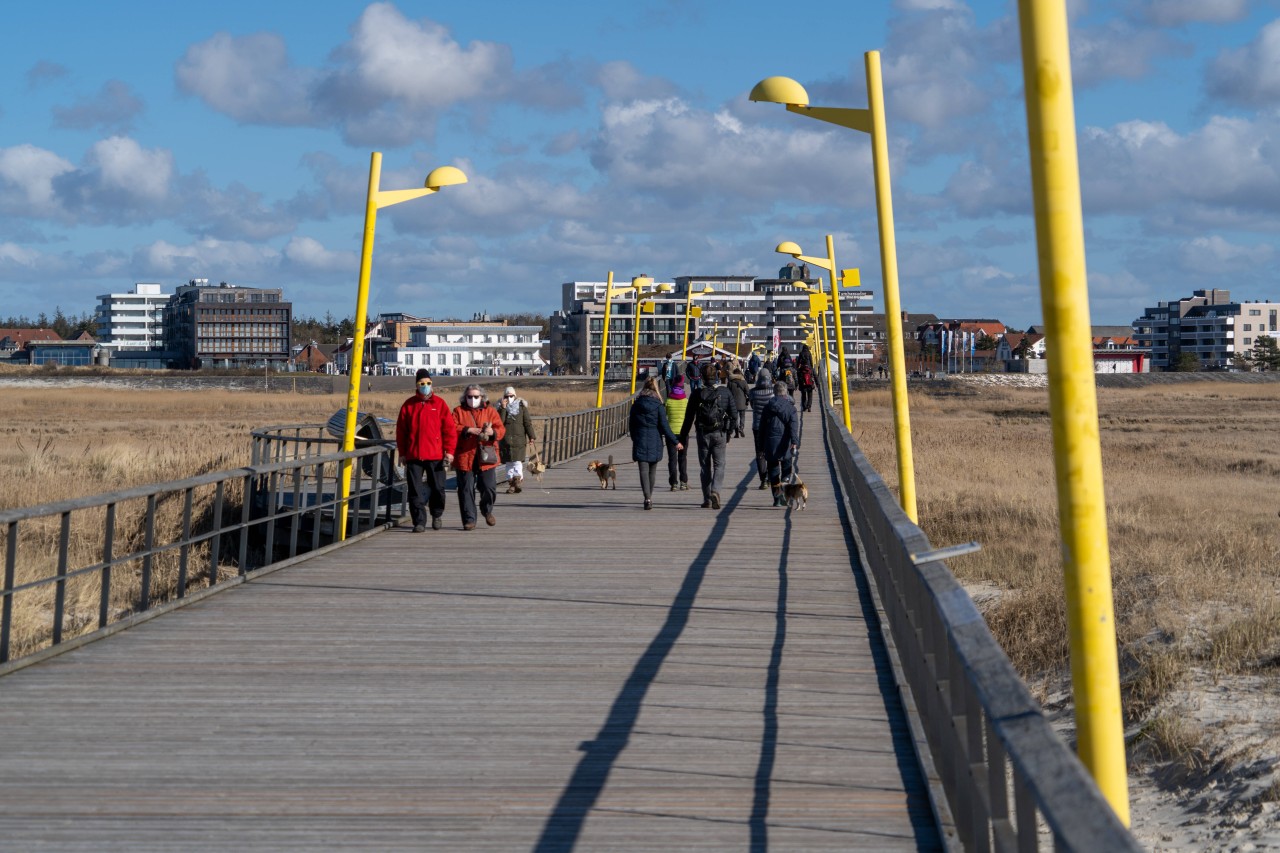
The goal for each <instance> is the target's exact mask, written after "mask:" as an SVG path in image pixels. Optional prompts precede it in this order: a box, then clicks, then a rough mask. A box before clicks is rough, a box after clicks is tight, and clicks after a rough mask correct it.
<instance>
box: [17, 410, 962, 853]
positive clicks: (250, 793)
mask: <svg viewBox="0 0 1280 853" xmlns="http://www.w3.org/2000/svg"><path fill="white" fill-rule="evenodd" d="M811 422H812V424H813V427H812V428H811V432H813V433H814V435H813V436H812V438H811V439H810V440H809V441H808V442H807V444H806V447H805V448H804V450H803V454H802V462H801V468H802V471H803V472H804V473H805V480H806V483H807V484H808V486H809V488H810V502H809V507H808V509H807V510H805V511H804V512H790V511H786V510H780V509H774V508H772V507H770V506H769V499H768V494H769V493H768V492H767V491H757V490H756V488H755V484H756V480H755V477H754V473H753V471H752V465H751V461H750V459H751V452H750V442H749V440H738V441H734V442H733V443H732V444H731V445H730V448H729V458H730V468H729V471H730V474H729V476H728V478H727V479H726V487H725V493H724V498H725V506H724V508H723V509H722V510H720V511H719V512H716V511H713V510H703V509H700V508H699V507H698V504H699V503H700V502H701V496H700V493H699V491H698V489H697V484H696V482H695V483H694V484H693V485H692V488H691V490H690V491H687V492H675V493H672V492H668V491H665V490H664V491H661V492H659V493H658V494H656V495H655V499H656V501H655V502H656V506H655V508H654V509H653V510H652V511H650V512H644V511H642V510H641V507H640V503H641V499H640V491H639V484H638V478H637V475H636V471H635V467H634V465H630V464H624V465H621V466H620V473H619V477H618V485H619V488H618V489H617V491H609V492H602V491H600V490H599V489H598V488H596V479H595V477H594V476H593V475H591V474H590V473H588V472H587V471H586V470H585V462H583V463H571V464H569V465H567V466H566V467H565V468H563V469H555V470H552V471H549V472H548V473H547V474H546V475H545V477H544V481H543V483H542V484H541V485H539V484H537V483H536V482H534V481H533V480H532V479H530V480H529V481H527V482H528V484H529V486H528V488H526V490H525V492H524V494H522V495H513V496H507V495H501V494H500V495H499V502H498V507H497V510H496V514H497V517H498V525H497V526H496V527H494V528H485V527H484V525H483V524H482V525H481V528H480V529H479V530H476V531H474V532H463V531H462V530H461V525H460V523H459V520H458V516H457V504H456V501H455V500H454V499H453V498H452V496H451V497H450V500H449V505H448V508H447V510H446V515H445V521H446V527H445V529H443V530H441V531H434V532H433V531H428V532H426V533H422V534H413V533H411V532H409V531H407V530H404V529H397V530H393V531H389V532H386V533H383V534H381V535H378V536H375V537H373V538H372V539H369V540H367V541H365V542H362V543H359V544H357V545H354V546H351V547H350V548H347V549H341V550H339V551H337V552H335V553H332V554H329V555H325V556H321V557H318V558H315V559H312V560H308V561H306V562H304V563H302V564H300V565H297V566H294V567H291V568H288V569H284V570H281V571H279V572H276V573H273V574H270V575H267V576H265V577H263V578H261V579H259V580H256V581H254V582H251V583H248V584H245V585H243V586H241V587H238V588H235V589H233V590H230V591H228V592H226V593H224V594H221V595H217V596H213V597H212V598H209V599H207V600H205V601H203V602H200V603H198V604H195V605H192V606H190V607H187V608H183V609H180V610H178V611H175V612H173V613H171V614H168V615H166V616H164V617H162V618H160V619H156V620H153V621H151V622H148V623H145V624H143V625H140V626H138V627H136V628H133V629H131V630H129V631H125V632H123V633H121V634H118V635H116V636H113V637H111V638H109V639H106V640H104V641H101V642H98V643H94V644H91V645H89V646H86V647H84V648H82V649H79V650H76V651H73V652H70V653H67V654H65V655H62V656H59V657H57V658H54V659H52V660H50V661H47V662H45V663H43V664H40V665H38V666H34V667H31V668H28V669H25V670H21V671H18V672H16V673H13V674H11V675H9V676H7V677H5V678H4V679H2V680H0V744H3V748H0V850H15V851H16V850H23V851H26V850H93V851H98V850H130V851H145V850H191V849H209V850H229V849H243V850H321V849H339V850H377V851H390V850H421V849H436V850H451V851H467V850H539V851H568V850H583V851H594V850H664V849H665V850H751V851H764V850H806V851H808V850H827V849H842V850H859V849H861V850H895V849H896V850H906V849H937V848H938V847H939V846H940V842H939V837H938V834H937V831H936V829H935V828H934V826H933V818H932V814H931V812H930V808H929V803H928V796H927V792H926V790H925V787H924V782H923V781H922V779H921V775H920V773H919V771H918V769H917V764H916V760H915V757H914V755H913V754H912V752H911V739H910V735H909V732H908V729H907V725H906V719H905V716H904V714H903V711H902V708H901V706H900V705H899V703H898V700H897V694H896V692H895V690H894V688H893V684H892V677H891V675H890V673H889V668H888V661H887V659H886V656H885V651H884V648H883V645H882V643H881V642H880V639H879V634H878V629H877V628H876V626H875V623H874V621H873V620H874V609H873V607H872V605H871V603H870V599H869V597H868V594H867V591H866V589H865V587H864V586H863V582H862V581H861V580H860V579H859V578H858V577H857V576H856V575H855V574H854V573H853V572H851V571H850V565H851V558H850V553H849V551H850V548H851V547H853V543H852V540H851V538H850V537H849V535H848V528H847V524H846V522H845V521H843V520H842V518H841V515H840V514H839V513H838V512H837V510H836V508H835V503H836V501H835V499H834V497H833V489H834V488H835V483H834V479H833V477H832V475H831V473H830V468H829V465H828V463H827V460H826V457H825V451H824V449H823V445H822V442H821V438H820V436H819V435H818V434H817V433H819V432H820V429H819V428H818V426H819V423H818V416H816V415H814V416H812V418H811ZM612 452H613V454H614V457H615V459H616V460H617V461H619V462H622V461H623V460H625V459H629V458H630V445H629V443H626V442H624V443H623V444H621V445H617V446H615V447H614V448H612ZM692 455H693V454H691V456H692ZM690 461H691V467H692V468H694V469H695V472H692V473H694V476H695V478H696V463H695V462H694V460H693V459H691V460H690ZM660 470H662V471H663V475H664V476H663V478H662V482H663V483H664V485H663V489H665V465H663V466H660ZM855 553H856V552H855ZM853 560H854V561H855V562H856V556H855V557H854V558H853ZM869 620H872V621H869Z"/></svg>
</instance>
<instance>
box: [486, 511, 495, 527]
mask: <svg viewBox="0 0 1280 853" xmlns="http://www.w3.org/2000/svg"><path fill="white" fill-rule="evenodd" d="M484 523H485V524H487V525H489V526H490V527H493V526H494V525H495V524H497V523H498V519H496V518H494V517H493V513H491V512H486V513H485V514H484Z"/></svg>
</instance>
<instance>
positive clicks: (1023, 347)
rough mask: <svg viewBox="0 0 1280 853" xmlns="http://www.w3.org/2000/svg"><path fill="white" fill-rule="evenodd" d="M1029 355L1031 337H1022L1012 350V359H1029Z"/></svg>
mask: <svg viewBox="0 0 1280 853" xmlns="http://www.w3.org/2000/svg"><path fill="white" fill-rule="evenodd" d="M1031 353H1032V347H1031V337H1030V336H1029V335H1023V336H1022V340H1020V341H1018V345H1017V346H1016V347H1014V348H1013V357H1014V358H1023V359H1025V358H1031Z"/></svg>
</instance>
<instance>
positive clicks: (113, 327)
mask: <svg viewBox="0 0 1280 853" xmlns="http://www.w3.org/2000/svg"><path fill="white" fill-rule="evenodd" d="M160 289H161V285H159V284H150V283H146V282H138V283H137V284H135V285H134V288H133V290H132V291H131V292H129V293H104V294H103V295H101V296H99V297H98V307H97V308H95V309H94V312H93V320H94V322H95V323H97V325H98V336H97V337H98V341H99V343H101V344H102V346H103V347H106V348H107V349H112V350H151V349H163V348H164V306H165V304H166V303H168V301H169V294H167V293H161V292H160Z"/></svg>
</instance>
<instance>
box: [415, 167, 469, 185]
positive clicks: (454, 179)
mask: <svg viewBox="0 0 1280 853" xmlns="http://www.w3.org/2000/svg"><path fill="white" fill-rule="evenodd" d="M466 182H467V176H466V174H465V173H464V172H463V171H462V170H461V169H459V168H458V167H456V166H438V167H436V168H434V169H432V170H431V174H429V175H427V182H426V183H425V184H423V186H425V187H426V188H427V189H429V190H438V189H440V188H441V187H451V186H453V185H454V184H465V183H466Z"/></svg>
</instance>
